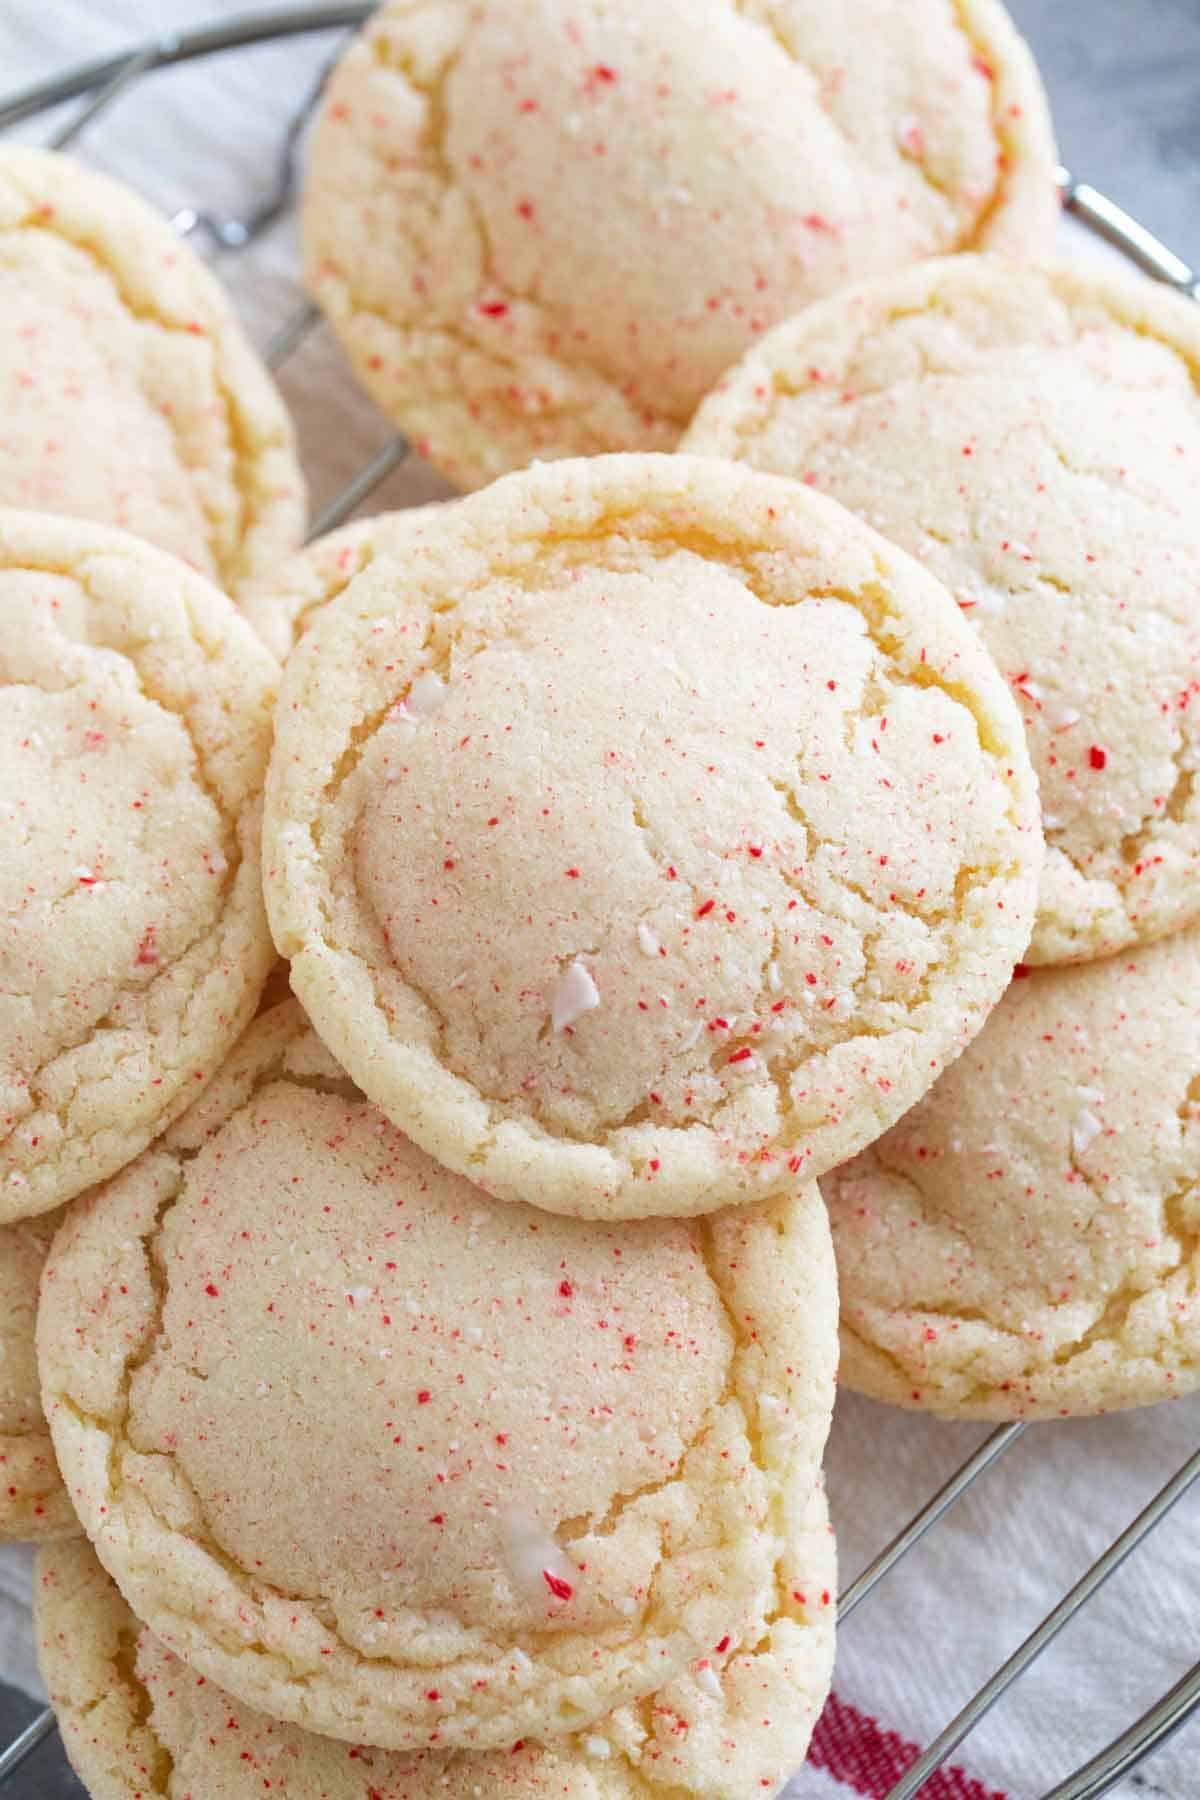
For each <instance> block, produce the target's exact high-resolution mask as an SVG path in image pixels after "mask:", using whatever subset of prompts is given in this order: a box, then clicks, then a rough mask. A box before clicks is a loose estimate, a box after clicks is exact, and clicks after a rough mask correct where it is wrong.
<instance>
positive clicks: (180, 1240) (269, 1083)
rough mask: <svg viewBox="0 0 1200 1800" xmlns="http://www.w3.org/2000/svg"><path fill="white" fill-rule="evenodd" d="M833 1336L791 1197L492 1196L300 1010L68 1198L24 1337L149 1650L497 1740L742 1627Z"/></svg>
mask: <svg viewBox="0 0 1200 1800" xmlns="http://www.w3.org/2000/svg"><path fill="white" fill-rule="evenodd" d="M264 1195H269V1196H270V1198H271V1204H270V1206H269V1207H267V1208H264V1205H263V1196H264ZM835 1320H836V1299H835V1284H834V1273H833V1260H832V1249H831V1246H830V1244H829V1236H828V1226H827V1222H826V1219H825V1213H824V1208H823V1207H822V1206H821V1204H820V1200H819V1196H818V1194H817V1192H816V1188H815V1187H814V1186H811V1185H810V1186H807V1187H803V1188H801V1189H800V1190H799V1191H798V1192H797V1193H796V1195H795V1196H794V1197H792V1198H789V1199H787V1200H782V1201H778V1202H775V1203H773V1204H769V1205H767V1206H765V1207H759V1208H755V1209H752V1210H750V1211H747V1212H744V1213H742V1212H734V1213H727V1214H725V1215H724V1216H722V1217H720V1218H718V1219H715V1220H712V1221H704V1222H703V1223H700V1224H695V1225H684V1224H677V1223H672V1222H660V1221H655V1222H649V1223H642V1224H639V1225H637V1226H632V1227H625V1228H624V1229H622V1230H620V1231H616V1230H614V1229H613V1228H612V1227H610V1226H605V1225H595V1224H586V1223H582V1222H580V1221H577V1220H566V1219H550V1218H548V1217H547V1216H546V1215H545V1214H544V1213H539V1212H536V1211H534V1210H533V1209H532V1208H530V1207H527V1206H500V1205H497V1204H495V1203H494V1202H491V1201H489V1200H488V1199H487V1198H486V1197H485V1196H484V1195H482V1194H481V1193H479V1191H478V1190H477V1189H475V1188H472V1187H471V1186H470V1185H469V1184H468V1183H467V1182H465V1181H463V1180H461V1179H460V1178H459V1177H457V1176H454V1175H451V1174H450V1173H448V1172H447V1171H446V1170H444V1169H441V1168H439V1167H438V1166H437V1165H436V1164H435V1163H433V1162H431V1161H429V1159H428V1158H426V1157H425V1156H424V1155H423V1154H422V1153H421V1152H420V1151H419V1150H417V1149H416V1148H415V1146H413V1145H412V1144H410V1143H409V1142H408V1141H407V1140H406V1139H405V1138H402V1137H401V1136H400V1134H399V1133H398V1132H397V1131H396V1130H395V1129H394V1128H393V1127H392V1126H391V1125H389V1124H388V1122H387V1121H386V1120H385V1119H384V1118H383V1117H382V1116H381V1115H380V1114H379V1113H378V1112H376V1111H375V1109H374V1108H373V1107H372V1106H370V1105H369V1103H368V1102H367V1101H366V1100H364V1099H363V1098H362V1096H361V1095H359V1094H358V1093H357V1092H356V1091H355V1090H354V1088H353V1087H352V1086H351V1084H350V1082H349V1081H348V1080H347V1078H346V1076H345V1075H344V1074H343V1072H342V1071H341V1070H340V1069H339V1068H338V1067H337V1065H336V1064H335V1063H334V1062H333V1060H332V1058H331V1057H330V1056H329V1054H328V1052H327V1051H326V1050H325V1049H324V1048H323V1046H322V1045H321V1044H320V1042H319V1040H318V1039H317V1038H316V1036H315V1034H314V1033H312V1032H311V1031H310V1030H309V1028H308V1026H307V1022H306V1021H305V1018H304V1015H303V1013H302V1012H301V1010H300V1008H299V1007H298V1006H296V1005H295V1004H294V1003H292V1004H289V1005H286V1006H284V1007H281V1008H278V1009H277V1010H276V1011H275V1012H274V1013H272V1014H269V1015H267V1016H266V1017H264V1018H263V1019H260V1020H259V1021H257V1023H256V1024H255V1026H254V1027H253V1029H252V1030H251V1031H250V1032H249V1033H248V1034H247V1035H246V1037H245V1039H244V1040H243V1042H242V1044H241V1046H240V1047H239V1049H238V1050H237V1051H236V1052H235V1054H234V1056H233V1057H232V1058H231V1060H230V1062H229V1063H228V1064H227V1065H226V1068H225V1069H224V1071H223V1072H222V1074H221V1075H220V1076H219V1077H218V1078H217V1079H216V1081H214V1082H213V1083H212V1085H211V1087H210V1088H209V1090H208V1092H207V1093H206V1094H204V1095H203V1096H202V1097H201V1099H200V1100H199V1102H198V1103H197V1105H196V1106H195V1107H194V1108H193V1109H192V1110H191V1112H189V1113H188V1114H187V1115H186V1117H185V1118H184V1119H182V1120H180V1121H179V1123H178V1124H177V1125H175V1126H174V1127H173V1128H172V1130H171V1132H170V1133H168V1135H167V1136H166V1137H165V1138H164V1139H163V1140H162V1141H161V1144H160V1145H157V1146H155V1147H154V1148H153V1149H151V1150H150V1151H148V1152H147V1153H146V1155H145V1156H143V1157H142V1158H141V1159H140V1160H139V1161H138V1162H137V1163H136V1164H135V1165H134V1166H133V1167H132V1168H130V1169H128V1170H126V1171H124V1172H123V1173H122V1174H121V1175H120V1176H118V1177H117V1178H116V1180H114V1181H112V1182H110V1183H109V1184H108V1185H107V1187H105V1188H102V1189H100V1190H98V1191H97V1192H96V1193H94V1194H93V1195H90V1196H88V1198H87V1199H86V1200H85V1201H83V1202H81V1204H80V1206H79V1207H78V1208H77V1209H76V1210H75V1211H74V1212H73V1214H72V1216H71V1218H70V1219H69V1220H68V1221H67V1225H66V1227H65V1228H64V1230H63V1231H62V1232H61V1233H60V1234H59V1237H58V1238H57V1240H56V1242H55V1247H54V1250H53V1253H52V1256H51V1260H50V1262H49V1264H48V1266H47V1270H46V1275H45V1279H44V1283H43V1299H42V1308H41V1315H40V1319H39V1357H40V1363H41V1370H42V1378H43V1384H44V1397H45V1401H46V1408H47V1416H48V1417H49V1419H50V1424H51V1430H52V1432H53V1435H54V1441H55V1446H56V1449H57V1451H58V1454H59V1457H60V1460H61V1464H62V1468H63V1471H64V1477H65V1480H66V1482H67V1486H68V1489H69V1491H70V1493H71V1494H72V1497H73V1499H74V1501H75V1503H76V1506H77V1508H78V1510H79V1512H80V1516H81V1518H82V1520H83V1524H84V1527H85V1529H86V1530H87V1532H88V1534H89V1536H91V1537H92V1538H93V1540H94V1541H95V1544H96V1548H97V1550H98V1552H99V1555H100V1558H101V1560H102V1561H103V1562H104V1564H105V1565H106V1567H107V1568H108V1570H109V1572H110V1573H111V1574H112V1576H113V1577H114V1579H115V1580H116V1581H117V1582H118V1584H119V1586H120V1587H121V1589H122V1591H123V1592H124V1594H125V1597H126V1599H127V1600H128V1601H129V1603H130V1605H131V1606H132V1607H133V1608H134V1610H135V1612H136V1613H137V1614H138V1615H139V1617H141V1618H143V1619H145V1620H146V1622H147V1623H148V1624H149V1625H150V1626H151V1627H152V1628H153V1630H154V1631H155V1632H156V1633H157V1635H158V1636H160V1637H161V1638H162V1639H163V1641H164V1643H165V1644H166V1645H167V1647H168V1648H169V1649H171V1650H172V1651H174V1652H175V1653H176V1654H177V1655H179V1656H181V1657H182V1658H183V1659H184V1660H185V1661H186V1662H189V1663H191V1664H192V1665H193V1666H194V1667H195V1668H197V1669H198V1670H200V1671H201V1672H202V1673H203V1674H205V1675H207V1676H209V1677H210V1678H211V1679H212V1680H214V1681H216V1682H218V1683H219V1684H220V1685H221V1686H222V1687H224V1688H226V1689H228V1691H229V1692H230V1693H231V1694H234V1695H236V1696H237V1697H238V1698H239V1699H241V1700H243V1701H245V1702H246V1704H247V1705H251V1706H254V1707H256V1708H257V1709H258V1710H260V1711H262V1712H266V1713H269V1714H270V1715H272V1716H273V1717H276V1718H281V1719H287V1720H290V1721H291V1722H292V1723H294V1724H298V1725H302V1726H304V1727H305V1728H306V1729H309V1730H318V1731H320V1732H322V1733H324V1734H326V1735H329V1736H332V1737H343V1738H349V1739H350V1740H351V1741H354V1742H358V1741H365V1742H368V1743H381V1744H384V1745H387V1746H389V1747H392V1748H398V1749H405V1748H409V1747H414V1748H424V1747H428V1746H431V1745H439V1746H445V1747H449V1748H455V1747H464V1746H469V1747H472V1748H494V1747H499V1746H507V1745H511V1744H512V1742H513V1741H514V1740H515V1739H517V1738H518V1737H524V1736H531V1737H534V1738H537V1739H539V1740H540V1739H544V1738H546V1737H550V1736H560V1735H562V1734H563V1733H564V1732H567V1731H571V1730H582V1729H585V1728H588V1727H590V1726H591V1725H592V1723H593V1722H594V1721H595V1720H596V1719H599V1718H600V1717H602V1716H603V1715H604V1714H606V1713H608V1712H610V1711H612V1710H613V1709H614V1708H615V1707H618V1706H623V1705H629V1704H632V1703H634V1702H636V1701H638V1700H639V1699H640V1698H641V1697H642V1696H644V1695H646V1694H649V1693H652V1692H654V1691H655V1690H657V1689H660V1688H662V1687H663V1686H664V1685H665V1684H666V1683H668V1682H672V1681H674V1680H676V1679H677V1678H680V1679H681V1678H684V1677H685V1676H686V1673H687V1671H688V1670H689V1669H694V1667H695V1665H696V1661H697V1659H698V1658H703V1657H706V1656H709V1655H711V1654H712V1647H713V1646H714V1645H717V1644H720V1643H722V1641H724V1643H725V1646H726V1648H728V1647H729V1645H730V1644H731V1643H734V1642H736V1643H739V1644H742V1645H752V1644H756V1643H757V1642H758V1641H759V1640H760V1638H761V1637H763V1636H766V1635H769V1633H770V1631H771V1629H772V1628H773V1627H772V1621H773V1620H774V1619H775V1618H776V1617H777V1616H778V1614H779V1603H778V1596H777V1593H776V1588H775V1584H774V1582H773V1576H772V1571H773V1570H775V1568H776V1565H777V1563H778V1560H779V1558H780V1557H781V1555H783V1554H784V1552H785V1550H786V1547H787V1545H788V1544H789V1542H790V1541H791V1534H792V1532H793V1531H794V1530H795V1529H796V1528H797V1526H798V1523H799V1520H800V1518H801V1517H802V1515H803V1510H804V1506H805V1504H806V1502H807V1499H808V1496H809V1494H810V1493H811V1491H812V1488H813V1486H814V1483H815V1481H816V1478H817V1473H818V1467H819V1463H820V1457H821V1451H822V1447H823V1445H824V1440H825V1434H826V1431H827V1429H828V1424H829V1416H830V1411H831V1407H832V1402H833V1372H834V1361H835V1354H836V1337H837V1331H836V1323H835ZM249 1446H253V1450H254V1454H253V1456H249V1457H248V1456H247V1454H246V1451H247V1448H248V1447H249Z"/></svg>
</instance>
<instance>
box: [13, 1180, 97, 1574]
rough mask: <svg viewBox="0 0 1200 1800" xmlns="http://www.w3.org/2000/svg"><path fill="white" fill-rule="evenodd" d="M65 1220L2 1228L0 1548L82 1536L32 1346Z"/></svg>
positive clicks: (55, 1216)
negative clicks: (45, 1270)
mask: <svg viewBox="0 0 1200 1800" xmlns="http://www.w3.org/2000/svg"><path fill="white" fill-rule="evenodd" d="M59 1222H60V1215H59V1214H58V1213H51V1214H48V1215H47V1216H46V1217H43V1218H39V1219H27V1220H23V1221H21V1222H20V1223H19V1224H16V1225H0V1542H3V1541H5V1540H16V1541H18V1542H24V1541H27V1540H30V1539H37V1538H49V1537H59V1536H62V1535H63V1534H65V1533H66V1534H69V1533H71V1532H77V1531H78V1530H79V1524H78V1521H77V1520H76V1517H75V1512H74V1508H73V1507H72V1505H71V1502H70V1501H69V1500H68V1499H67V1493H66V1489H65V1488H64V1487H63V1484H62V1481H61V1480H60V1478H59V1473H58V1465H57V1463H56V1462H55V1460H54V1449H53V1446H52V1444H51V1442H50V1431H49V1427H48V1426H47V1424H46V1420H45V1417H44V1415H43V1413H42V1399H41V1393H40V1390H39V1387H38V1375H37V1358H36V1356H35V1354H34V1342H33V1335H34V1321H35V1319H36V1317H37V1301H38V1282H39V1281H40V1280H41V1275H42V1264H43V1263H44V1262H45V1260H46V1254H47V1252H48V1251H49V1249H50V1240H51V1239H52V1238H53V1236H54V1232H55V1229H56V1228H57V1226H58V1224H59Z"/></svg>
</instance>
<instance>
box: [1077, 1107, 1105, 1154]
mask: <svg viewBox="0 0 1200 1800" xmlns="http://www.w3.org/2000/svg"><path fill="white" fill-rule="evenodd" d="M1103 1130H1104V1127H1103V1125H1102V1124H1101V1123H1100V1121H1099V1119H1098V1118H1097V1117H1096V1115H1095V1113H1092V1112H1089V1111H1088V1110H1087V1108H1086V1106H1085V1107H1084V1108H1083V1110H1082V1111H1081V1112H1079V1113H1077V1114H1076V1116H1075V1123H1074V1124H1073V1125H1072V1127H1071V1149H1072V1150H1073V1151H1074V1153H1075V1155H1076V1156H1086V1154H1087V1152H1088V1149H1089V1148H1090V1146H1091V1145H1092V1144H1093V1143H1095V1141H1096V1139H1097V1138H1098V1137H1099V1136H1100V1133H1101V1132H1102V1131H1103Z"/></svg>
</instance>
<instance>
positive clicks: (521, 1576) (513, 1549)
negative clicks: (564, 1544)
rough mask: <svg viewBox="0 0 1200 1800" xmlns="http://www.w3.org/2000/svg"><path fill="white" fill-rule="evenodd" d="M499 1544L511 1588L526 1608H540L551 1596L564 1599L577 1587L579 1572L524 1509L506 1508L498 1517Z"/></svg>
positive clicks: (534, 1518)
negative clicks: (515, 1591) (526, 1605)
mask: <svg viewBox="0 0 1200 1800" xmlns="http://www.w3.org/2000/svg"><path fill="white" fill-rule="evenodd" d="M500 1542H501V1546H502V1548H503V1552H504V1560H505V1562H506V1563H507V1564H508V1569H509V1573H510V1574H511V1576H512V1578H513V1586H514V1587H515V1588H516V1590H517V1592H518V1593H519V1594H520V1595H521V1598H522V1599H523V1600H527V1601H528V1602H529V1603H530V1605H533V1606H540V1605H542V1604H543V1603H544V1602H545V1601H546V1600H548V1599H550V1598H551V1596H553V1597H554V1598H555V1599H558V1600H567V1599H569V1598H570V1596H571V1594H572V1593H573V1592H574V1590H575V1588H576V1587H577V1586H578V1585H579V1570H578V1569H577V1568H576V1567H575V1565H574V1563H573V1562H572V1561H571V1559H570V1558H569V1557H568V1556H567V1555H566V1553H565V1552H564V1551H563V1550H561V1549H560V1548H559V1546H558V1545H557V1544H556V1543H555V1541H554V1539H553V1538H552V1537H551V1536H550V1533H549V1532H548V1531H547V1530H546V1528H545V1527H544V1526H543V1525H542V1523H541V1521H540V1520H539V1519H538V1517H537V1515H536V1514H535V1513H532V1512H527V1511H526V1510H525V1508H524V1507H521V1506H508V1507H505V1509H504V1511H503V1512H502V1513H501V1514H500ZM563 1588H565V1589H566V1590H567V1592H565V1593H564V1592H562V1591H561V1590H562V1589H563Z"/></svg>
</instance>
